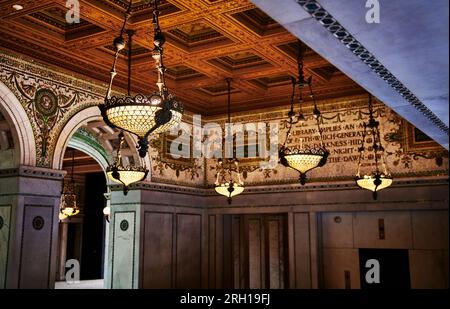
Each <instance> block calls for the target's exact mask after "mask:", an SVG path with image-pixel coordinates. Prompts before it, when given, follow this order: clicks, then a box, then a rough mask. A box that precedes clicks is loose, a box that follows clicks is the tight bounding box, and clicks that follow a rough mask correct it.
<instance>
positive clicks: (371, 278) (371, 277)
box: [365, 259, 380, 284]
mask: <svg viewBox="0 0 450 309" xmlns="http://www.w3.org/2000/svg"><path fill="white" fill-rule="evenodd" d="M365 266H366V268H369V270H368V271H367V272H366V276H365V279H366V282H367V283H368V284H372V283H380V262H378V260H376V259H370V260H367V262H366V265H365Z"/></svg>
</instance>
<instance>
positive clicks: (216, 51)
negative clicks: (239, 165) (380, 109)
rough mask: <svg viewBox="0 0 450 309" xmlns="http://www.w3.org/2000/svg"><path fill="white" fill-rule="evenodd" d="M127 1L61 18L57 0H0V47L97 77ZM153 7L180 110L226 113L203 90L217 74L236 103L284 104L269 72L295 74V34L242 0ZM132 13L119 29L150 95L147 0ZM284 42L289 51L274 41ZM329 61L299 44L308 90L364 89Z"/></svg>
mask: <svg viewBox="0 0 450 309" xmlns="http://www.w3.org/2000/svg"><path fill="white" fill-rule="evenodd" d="M126 8H127V1H126V0H106V1H103V0H92V1H82V2H81V12H80V14H81V16H80V23H79V24H71V25H69V24H66V23H65V18H64V12H65V10H66V9H67V8H65V5H64V3H63V2H61V1H56V0H54V1H51V0H45V1H44V0H42V1H40V2H38V1H31V0H28V1H27V3H26V5H24V10H22V11H17V12H13V11H12V10H11V9H10V4H9V2H5V1H0V16H1V17H2V18H3V19H2V23H1V25H0V45H2V49H8V50H9V51H12V52H14V53H16V54H22V55H26V56H28V57H31V58H33V59H36V60H37V61H38V62H40V63H43V64H50V65H52V66H54V67H56V68H57V69H58V70H60V71H63V72H64V71H70V72H71V73H75V74H77V75H78V76H80V77H82V78H83V79H95V80H96V81H100V82H101V83H106V82H108V80H109V71H110V68H111V63H112V57H113V54H112V53H113V51H112V50H111V46H112V41H113V39H114V37H115V36H117V33H118V31H119V30H120V27H121V26H122V25H121V19H122V15H123V13H124V12H125V10H126ZM160 9H161V10H162V14H161V27H162V29H163V31H164V32H165V34H166V37H167V49H166V50H165V59H164V60H165V65H166V67H167V68H168V79H167V83H168V87H169V89H171V90H172V91H173V93H174V94H175V95H176V96H177V97H178V98H179V99H180V101H181V102H183V104H184V105H185V107H186V109H187V110H190V111H192V112H196V113H201V114H202V115H204V116H206V115H217V114H222V113H226V106H227V105H226V103H227V96H226V92H223V91H222V92H220V91H219V92H217V91H208V90H205V88H208V87H213V88H214V87H215V86H217V85H219V84H220V83H223V81H224V80H225V78H226V77H232V78H233V80H235V82H234V83H233V86H234V87H235V88H236V89H235V91H234V93H233V102H234V103H235V110H236V111H244V110H252V109H256V108H261V107H273V106H277V105H286V104H288V103H289V102H288V97H289V93H290V85H289V83H285V82H282V81H281V82H276V80H274V78H275V77H277V76H280V75H285V76H292V75H295V74H296V71H297V68H296V64H295V59H296V56H295V51H296V49H295V42H296V41H297V39H296V38H295V37H294V36H293V35H292V34H291V33H289V32H288V31H287V30H286V29H284V28H283V27H282V26H281V25H280V24H278V23H277V22H276V21H275V20H274V19H272V18H271V17H270V16H269V15H267V14H266V13H264V12H263V11H262V10H261V9H259V8H257V7H256V6H255V5H254V4H252V3H251V2H250V1H249V0H233V1H223V0H221V1H209V0H202V1H192V0H164V1H161V7H160ZM132 11H133V14H132V16H131V18H130V23H129V24H128V26H127V28H131V29H133V30H135V31H136V35H135V40H134V42H135V47H134V48H133V49H132V58H133V62H132V63H133V64H132V65H133V76H132V79H133V83H132V84H133V90H134V91H136V92H142V93H148V94H150V93H151V92H152V91H153V90H154V89H153V88H154V87H153V86H151V85H152V84H154V82H153V81H154V80H155V79H156V74H155V71H154V70H153V69H152V68H154V64H153V59H152V57H151V50H152V48H153V47H152V46H153V43H152V29H151V27H150V26H149V20H150V18H151V16H152V2H151V1H150V2H148V1H144V0H137V1H133V9H132ZM290 43H291V45H292V46H291V47H293V48H291V51H290V54H289V52H288V53H287V52H286V51H285V50H283V49H282V48H280V46H285V45H289V44H290ZM285 49H286V48H285ZM126 53H127V50H124V51H123V52H122V54H121V55H120V57H119V60H118V67H117V70H118V72H126V71H127V63H126V57H125V55H126ZM329 65H330V64H329V62H328V61H326V60H325V59H324V58H322V57H321V56H319V55H318V54H316V53H315V52H314V51H312V50H309V51H308V52H307V54H306V57H305V69H306V70H308V72H309V73H310V74H311V75H313V77H314V83H315V86H316V87H318V88H321V89H317V97H318V99H320V100H322V99H325V100H326V99H330V98H336V97H345V96H349V95H355V94H362V93H364V90H363V89H362V88H361V87H359V86H358V85H357V84H356V83H355V82H353V81H352V80H351V79H350V78H348V77H346V76H345V75H343V74H342V73H340V74H339V73H337V74H333V75H327V74H326V72H327V70H326V67H328V66H329ZM320 68H323V69H322V70H321V69H320ZM324 72H325V73H324ZM121 76H122V77H121ZM124 76H125V75H123V74H122V75H120V74H119V76H118V77H117V78H118V79H117V80H116V81H115V84H114V86H115V87H120V88H121V89H124V90H125V89H126V88H127V87H126V84H127V83H126V78H124Z"/></svg>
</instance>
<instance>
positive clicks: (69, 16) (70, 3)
mask: <svg viewBox="0 0 450 309" xmlns="http://www.w3.org/2000/svg"><path fill="white" fill-rule="evenodd" d="M66 8H68V9H69V10H68V11H67V13H66V22H67V23H68V24H79V23H80V2H79V1H78V0H67V1H66Z"/></svg>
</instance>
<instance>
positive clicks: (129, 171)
mask: <svg viewBox="0 0 450 309" xmlns="http://www.w3.org/2000/svg"><path fill="white" fill-rule="evenodd" d="M124 143H125V137H124V134H123V132H120V134H119V147H118V149H117V155H116V158H115V160H114V163H113V164H111V165H110V166H108V167H107V168H106V176H108V178H109V179H110V180H112V181H114V182H117V183H119V184H121V185H122V186H123V194H124V195H127V194H128V191H129V186H130V184H132V183H135V182H139V181H143V180H144V179H145V178H146V177H147V174H148V170H147V168H146V167H145V166H142V167H141V166H135V165H134V164H130V165H127V166H125V165H124V164H123V161H122V148H123V145H124Z"/></svg>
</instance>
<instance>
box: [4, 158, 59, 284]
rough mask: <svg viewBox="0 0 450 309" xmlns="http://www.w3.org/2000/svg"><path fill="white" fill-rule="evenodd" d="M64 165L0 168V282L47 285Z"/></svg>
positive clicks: (53, 257) (52, 270)
mask: <svg viewBox="0 0 450 309" xmlns="http://www.w3.org/2000/svg"><path fill="white" fill-rule="evenodd" d="M64 175H65V171H60V170H50V169H44V168H36V167H29V166H20V167H19V168H14V169H7V170H0V218H1V219H0V288H53V287H54V283H55V276H56V267H57V255H58V254H57V250H58V221H59V219H58V211H59V202H60V196H61V184H62V183H61V181H62V178H63V177H64Z"/></svg>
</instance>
